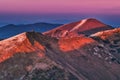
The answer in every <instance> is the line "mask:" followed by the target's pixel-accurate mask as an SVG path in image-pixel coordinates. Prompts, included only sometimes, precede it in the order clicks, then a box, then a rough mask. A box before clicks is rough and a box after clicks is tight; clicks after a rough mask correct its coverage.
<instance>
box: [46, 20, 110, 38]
mask: <svg viewBox="0 0 120 80" xmlns="http://www.w3.org/2000/svg"><path fill="white" fill-rule="evenodd" d="M108 29H112V27H111V26H109V25H106V24H104V23H102V22H100V21H98V20H96V19H93V18H88V19H83V20H80V21H78V22H72V23H69V24H65V25H62V26H59V27H57V28H55V29H53V30H50V31H46V32H44V34H45V35H48V36H52V37H57V38H59V37H65V36H67V37H73V36H80V35H83V34H84V35H91V34H94V33H96V32H98V31H103V30H108Z"/></svg>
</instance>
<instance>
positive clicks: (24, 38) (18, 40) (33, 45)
mask: <svg viewBox="0 0 120 80" xmlns="http://www.w3.org/2000/svg"><path fill="white" fill-rule="evenodd" d="M33 33H34V32H33ZM35 34H39V33H35ZM39 35H42V34H39ZM29 36H31V37H29ZM44 51H45V49H44V46H43V45H42V44H40V43H39V42H38V41H36V40H35V39H34V38H33V37H32V35H30V33H29V32H27V33H22V34H19V35H17V36H14V37H11V38H8V39H6V40H2V41H0V62H2V61H4V60H6V59H8V58H10V57H11V56H12V55H13V54H15V53H31V52H36V53H39V55H41V56H42V55H43V52H44Z"/></svg>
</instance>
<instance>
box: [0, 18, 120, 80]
mask: <svg viewBox="0 0 120 80" xmlns="http://www.w3.org/2000/svg"><path fill="white" fill-rule="evenodd" d="M0 80H120V28H112V27H111V26H108V25H106V24H104V23H102V22H100V21H98V20H96V19H84V20H80V21H78V22H73V23H70V24H65V25H62V26H59V27H57V28H54V29H52V30H49V31H46V32H44V33H40V32H35V31H30V32H24V33H20V34H18V35H15V36H13V37H10V38H8V39H4V40H1V41H0Z"/></svg>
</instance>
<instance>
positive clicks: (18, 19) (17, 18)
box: [0, 13, 120, 27]
mask: <svg viewBox="0 0 120 80" xmlns="http://www.w3.org/2000/svg"><path fill="white" fill-rule="evenodd" d="M84 18H96V19H98V20H100V21H102V22H103V23H106V24H109V25H112V26H115V27H117V26H120V15H109V14H108V15H104V14H63V13H60V14H39V15H38V14H34V15H26V14H25V15H23V14H0V26H3V25H7V24H28V23H36V22H48V23H63V24H65V23H69V22H74V21H79V20H81V19H84Z"/></svg>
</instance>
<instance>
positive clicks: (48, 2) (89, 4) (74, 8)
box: [0, 0, 120, 14]
mask: <svg viewBox="0 0 120 80" xmlns="http://www.w3.org/2000/svg"><path fill="white" fill-rule="evenodd" d="M0 13H19V14H20V13H21V14H40V13H97V14H101V13H102V14H107V13H111V14H120V0H0Z"/></svg>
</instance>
